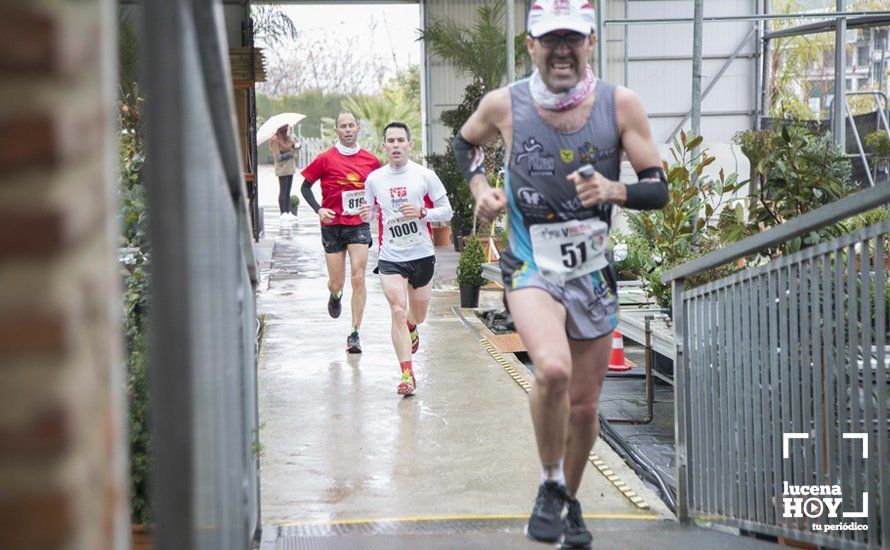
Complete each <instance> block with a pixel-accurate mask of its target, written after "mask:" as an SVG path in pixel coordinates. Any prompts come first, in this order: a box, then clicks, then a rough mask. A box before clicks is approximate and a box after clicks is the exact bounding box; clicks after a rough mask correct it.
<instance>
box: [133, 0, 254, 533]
mask: <svg viewBox="0 0 890 550" xmlns="http://www.w3.org/2000/svg"><path fill="white" fill-rule="evenodd" d="M143 9H144V18H143V20H144V22H145V29H144V34H143V36H144V37H145V43H144V47H143V48H142V51H143V55H144V58H143V61H144V63H143V66H144V67H145V68H146V72H145V79H146V86H145V90H146V92H147V94H146V109H145V110H146V115H147V116H146V125H147V131H148V134H147V135H148V140H147V149H148V150H147V159H148V162H147V165H146V187H147V189H148V199H149V200H148V206H149V220H150V229H151V235H152V258H153V265H152V288H151V291H152V311H151V321H152V323H151V326H152V328H151V337H152V346H151V364H150V371H151V392H150V396H151V397H150V406H151V420H152V446H153V454H152V457H151V459H152V462H153V466H154V468H153V483H152V486H153V492H152V510H153V514H154V518H155V528H154V547H155V548H207V549H227V548H233V549H235V548H237V549H243V548H248V547H250V545H251V541H252V540H253V539H254V537H255V534H256V532H257V529H258V522H259V483H258V480H259V461H258V456H257V451H258V447H257V443H258V433H257V400H256V395H257V392H256V349H255V348H256V344H255V342H256V333H257V321H256V313H255V302H254V291H255V288H256V284H257V275H256V264H255V260H254V257H253V248H252V238H251V237H252V236H251V225H250V217H249V215H248V211H247V194H246V189H245V184H244V177H243V170H242V159H241V158H240V153H239V147H238V141H237V134H236V128H235V123H234V120H235V117H234V100H233V98H232V91H231V77H230V71H229V68H228V54H227V52H228V48H227V46H226V35H225V27H224V23H223V14H222V5H221V3H220V2H218V1H213V0H193V1H189V0H170V1H167V2H145V3H144V7H143Z"/></svg>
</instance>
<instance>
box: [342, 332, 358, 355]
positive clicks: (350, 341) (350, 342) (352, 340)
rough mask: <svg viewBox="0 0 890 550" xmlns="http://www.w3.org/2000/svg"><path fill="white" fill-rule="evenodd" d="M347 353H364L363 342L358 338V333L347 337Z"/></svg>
mask: <svg viewBox="0 0 890 550" xmlns="http://www.w3.org/2000/svg"><path fill="white" fill-rule="evenodd" d="M346 351H347V352H349V353H361V352H362V342H361V340H359V338H358V331H357V330H356V331H353V333H352V334H350V335H349V336H347V337H346Z"/></svg>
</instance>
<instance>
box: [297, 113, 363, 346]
mask: <svg viewBox="0 0 890 550" xmlns="http://www.w3.org/2000/svg"><path fill="white" fill-rule="evenodd" d="M334 124H335V128H334V133H336V134H337V137H338V138H339V141H338V142H337V144H335V145H334V146H333V147H331V148H330V149H328V150H327V151H325V152H323V153H321V154H320V155H318V156H317V157H315V160H313V161H312V163H310V164H309V166H307V167H306V168H304V169H303V171H302V172H301V174H302V175H303V178H305V179H304V180H303V185H302V186H301V188H300V191H301V192H302V194H303V198H305V199H306V202H307V203H308V204H309V206H311V207H312V209H313V210H315V212H316V213H317V214H318V217H319V219H320V220H321V243H322V246H323V247H324V251H325V263H326V264H327V267H328V290H329V291H330V296H329V297H328V313H329V314H330V316H331V317H333V318H335V319H336V318H337V317H339V316H340V309H341V305H340V300H341V299H342V298H343V285H344V284H345V282H346V281H345V279H346V252H347V251H348V252H349V265H350V268H351V269H350V271H351V273H350V276H351V279H350V280H351V282H352V330H351V331H350V333H349V336H347V338H346V351H348V352H349V353H361V352H362V345H361V340H360V339H359V335H358V331H359V328H361V326H362V314H363V313H364V311H365V296H366V293H365V267H366V266H367V265H368V248H369V247H370V246H371V230H370V228H369V227H368V224H367V223H364V222H363V221H362V219H361V218H360V217H359V215H358V207H359V206H360V205H361V203H362V201H363V200H364V196H365V192H364V188H365V178H366V177H367V176H368V174H369V173H371V172H372V171H373V170H376V169H377V168H380V161H379V160H377V157H376V156H374V155H373V154H371V153H369V152H368V151H366V150H364V149H362V148H361V147H359V145H358V144H357V143H356V140H357V139H358V133H359V130H360V129H361V128H360V127H359V125H358V123H357V122H356V120H355V116H354V115H353V114H352V113H349V112H343V113H340V114H339V115H337V120H336V121H335V123H334ZM317 180H321V202H322V204H320V205H319V204H318V201H316V200H315V196H314V195H313V194H312V184H313V183H314V182H315V181H317Z"/></svg>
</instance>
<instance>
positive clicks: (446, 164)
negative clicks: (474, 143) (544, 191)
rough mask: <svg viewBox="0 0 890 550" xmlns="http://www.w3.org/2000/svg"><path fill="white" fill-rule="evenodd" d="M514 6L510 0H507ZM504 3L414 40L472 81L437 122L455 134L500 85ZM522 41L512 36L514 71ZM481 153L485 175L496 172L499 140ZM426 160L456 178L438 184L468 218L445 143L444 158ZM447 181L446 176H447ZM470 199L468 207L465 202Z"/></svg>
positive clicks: (483, 229) (484, 231)
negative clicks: (458, 102) (463, 23)
mask: <svg viewBox="0 0 890 550" xmlns="http://www.w3.org/2000/svg"><path fill="white" fill-rule="evenodd" d="M508 1H510V2H513V1H514V0H508ZM505 11H506V6H505V4H504V0H494V2H486V3H484V4H482V5H481V6H480V7H479V8H478V9H477V10H476V15H475V17H473V25H472V27H469V28H468V27H464V26H461V25H458V24H457V23H456V22H455V21H454V20H452V19H449V18H445V19H441V20H434V21H432V23H431V24H430V25H429V26H427V28H426V29H420V30H419V31H418V40H422V41H423V42H424V44H425V45H426V47H428V48H429V49H430V51H432V52H433V53H434V54H435V55H437V56H439V57H441V58H442V59H444V60H445V61H449V62H451V63H452V64H453V65H454V67H455V68H456V69H457V70H458V72H461V73H463V74H465V75H467V76H469V77H470V78H472V79H473V83H472V84H470V86H468V87H467V89H466V91H465V92H464V100H463V101H462V102H461V106H460V107H458V108H457V109H454V110H452V111H446V112H444V113H442V121H443V122H446V120H447V122H446V124H447V125H448V126H450V127H451V128H452V131H453V132H454V133H456V132H457V131H458V130H459V129H460V127H461V126H462V125H463V123H464V121H465V120H466V119H467V117H469V115H470V113H472V111H473V110H474V109H475V107H476V105H477V104H478V101H479V99H481V97H482V95H483V94H484V93H485V92H489V91H491V90H494V89H495V88H497V87H499V86H501V85H502V84H503V83H504V80H505V78H506V76H507V32H506V22H505V21H504V15H505ZM524 40H525V37H524V36H522V35H519V36H516V37H515V38H514V44H513V46H514V52H515V59H514V60H513V63H514V67H518V66H519V65H521V64H522V63H523V61H524V60H525V59H527V56H528V53H527V52H526V49H525V47H524ZM483 149H484V151H485V168H486V172H487V173H488V174H489V176H491V177H493V175H494V174H496V173H497V169H498V164H499V157H501V155H500V154H499V153H501V152H502V150H503V149H502V143H501V141H500V139H499V140H498V142H497V143H489V144H488V145H486V146H484V147H483ZM427 160H428V161H429V162H430V163H431V164H433V165H436V166H438V167H439V169H440V170H441V171H443V172H447V173H450V174H457V175H458V176H457V177H456V178H455V179H454V181H445V180H444V179H443V183H444V184H445V186H446V189H447V190H448V191H449V194H448V198H449V200H451V201H452V207H453V208H455V211H456V212H467V213H468V215H467V216H466V217H468V218H472V214H469V213H471V212H472V200H471V199H470V198H469V194H468V193H467V192H466V184H465V183H463V181H462V178H461V177H460V176H459V174H460V172H459V171H457V170H456V166H455V165H454V153H453V150H452V148H451V145H450V143H449V145H448V147H447V152H446V153H445V155H430V156H429V157H428V158H427ZM446 179H447V178H446ZM466 201H469V203H466ZM459 223H465V224H470V223H472V222H471V221H470V220H467V219H461V221H460V222H459ZM477 232H478V233H479V234H481V235H488V234H489V233H490V226H489V224H480V225H479V226H477Z"/></svg>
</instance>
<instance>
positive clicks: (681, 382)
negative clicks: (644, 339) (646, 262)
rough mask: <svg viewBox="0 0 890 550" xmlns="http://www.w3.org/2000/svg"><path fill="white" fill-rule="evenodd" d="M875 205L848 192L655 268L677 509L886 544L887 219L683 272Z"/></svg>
mask: <svg viewBox="0 0 890 550" xmlns="http://www.w3.org/2000/svg"><path fill="white" fill-rule="evenodd" d="M888 200H890V186H886V185H885V186H880V187H877V188H872V189H869V190H867V191H863V192H860V193H857V194H856V195H854V196H851V197H847V198H845V199H843V200H842V201H838V202H837V203H834V204H831V205H828V206H825V207H823V208H820V209H818V210H816V211H813V212H810V213H808V214H806V215H804V216H801V217H799V218H796V219H795V220H792V222H789V223H786V224H784V225H783V226H779V227H776V228H773V229H771V230H769V231H766V232H763V233H761V234H759V235H755V236H754V237H751V238H749V239H746V240H745V241H742V242H740V243H736V244H734V245H732V246H730V247H727V248H725V249H723V250H722V251H718V252H715V253H713V254H710V255H708V256H705V257H703V258H700V259H699V260H696V261H695V262H692V263H690V264H686V265H685V266H681V267H679V268H676V269H674V270H672V271H670V272H668V273H667V274H666V275H665V277H664V279H665V281H673V285H674V308H673V310H674V319H675V331H676V333H675V342H677V343H678V344H677V361H676V362H675V369H676V372H675V380H676V381H677V386H676V388H677V390H676V391H677V395H676V408H677V411H676V412H677V415H676V419H677V420H676V422H677V465H678V513H679V515H680V517H681V519H683V520H690V519H695V520H704V521H711V522H715V523H722V524H729V525H733V526H736V527H739V528H743V529H747V530H750V531H754V532H758V533H765V534H771V535H775V536H783V537H788V538H791V539H796V540H802V541H808V542H813V543H817V544H821V545H824V546H828V547H838V548H862V547H871V548H880V547H884V548H886V544H887V542H888V539H887V532H888V529H890V507H888V502H890V501H888V498H890V486H888V484H890V470H888V467H887V465H888V463H890V445H888V429H890V424H888V416H887V411H888V400H890V393H888V388H890V386H888V381H890V378H888V370H890V348H888V346H887V344H888V342H887V320H888V314H890V312H888V303H890V280H888V273H890V271H888V266H890V253H888V236H890V222H886V221H885V222H882V223H878V224H876V225H874V226H872V227H868V228H866V229H862V230H859V231H856V232H853V233H851V234H848V235H845V236H842V237H839V238H835V239H832V240H831V241H829V242H825V243H822V244H819V245H817V246H814V247H811V248H806V249H804V250H801V251H799V252H797V253H794V254H789V255H785V256H782V257H780V258H779V259H776V260H773V261H770V262H769V263H767V264H765V265H763V266H760V267H757V268H755V269H750V270H745V271H742V272H739V273H736V274H734V275H732V276H729V277H726V278H724V279H721V280H719V281H716V282H713V283H709V284H706V285H703V286H700V287H698V288H694V289H691V290H684V280H685V279H688V278H690V277H692V276H694V275H696V274H698V273H702V272H704V271H706V270H707V269H710V268H712V267H715V266H718V265H721V264H724V263H726V262H728V261H733V260H735V259H737V258H740V257H743V256H746V255H749V254H753V253H756V252H758V251H760V250H763V249H764V248H767V247H769V246H774V245H775V244H777V243H780V242H785V241H788V240H790V239H792V238H795V237H796V236H799V235H804V234H807V233H810V232H811V231H814V230H816V229H818V228H820V227H825V226H827V225H830V224H832V223H835V222H836V221H838V220H842V219H844V218H847V217H850V216H852V215H854V214H856V213H859V212H862V211H865V210H867V209H870V208H873V207H874V206H877V205H881V204H886V203H887V202H888ZM801 488H805V489H804V490H801ZM826 493H827V494H826Z"/></svg>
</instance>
